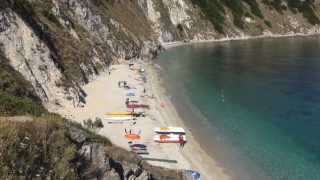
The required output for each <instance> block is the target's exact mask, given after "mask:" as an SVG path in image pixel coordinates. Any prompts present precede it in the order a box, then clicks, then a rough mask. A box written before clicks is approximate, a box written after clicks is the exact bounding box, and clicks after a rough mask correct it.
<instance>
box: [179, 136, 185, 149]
mask: <svg viewBox="0 0 320 180" xmlns="http://www.w3.org/2000/svg"><path fill="white" fill-rule="evenodd" d="M179 144H180V148H183V147H184V144H185V142H184V140H183V136H182V135H181V134H180V135H179Z"/></svg>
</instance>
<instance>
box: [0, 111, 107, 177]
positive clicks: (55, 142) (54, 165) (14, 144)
mask: <svg viewBox="0 0 320 180" xmlns="http://www.w3.org/2000/svg"><path fill="white" fill-rule="evenodd" d="M68 124H70V123H69V122H67V121H65V120H63V119H62V118H60V117H59V116H56V115H47V116H44V117H40V118H35V119H34V120H33V121H26V122H13V121H6V120H2V121H1V123H0V179H17V178H18V177H24V178H27V179H33V178H35V177H36V176H38V175H40V176H41V177H47V176H51V177H52V178H53V179H60V178H62V179H78V178H79V175H78V174H77V168H76V165H75V164H74V163H73V162H74V160H76V158H78V156H79V155H78V154H77V144H76V143H74V142H72V141H71V139H70V138H69V132H68V127H67V125H68ZM73 126H77V128H81V127H80V126H79V125H73ZM88 141H90V142H99V143H102V144H104V145H108V146H110V145H111V143H110V142H109V141H108V140H106V139H104V138H101V137H99V136H96V135H94V134H92V133H90V136H89V139H88Z"/></svg>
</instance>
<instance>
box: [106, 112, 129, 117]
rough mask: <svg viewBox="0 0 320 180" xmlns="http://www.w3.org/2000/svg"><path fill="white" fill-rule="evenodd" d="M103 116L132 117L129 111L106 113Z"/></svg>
mask: <svg viewBox="0 0 320 180" xmlns="http://www.w3.org/2000/svg"><path fill="white" fill-rule="evenodd" d="M105 115H118V116H119V115H121V116H125V115H127V116H128V115H132V112H129V111H113V112H108V113H106V114H105Z"/></svg>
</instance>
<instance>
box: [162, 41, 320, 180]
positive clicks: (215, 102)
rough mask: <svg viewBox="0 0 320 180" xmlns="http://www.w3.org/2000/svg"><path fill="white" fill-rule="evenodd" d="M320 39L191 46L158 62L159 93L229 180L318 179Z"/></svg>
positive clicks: (165, 53)
mask: <svg viewBox="0 0 320 180" xmlns="http://www.w3.org/2000/svg"><path fill="white" fill-rule="evenodd" d="M319 47H320V37H317V36H313V37H295V38H292V37H291V38H279V39H256V40H247V41H229V42H217V43H202V44H191V45H185V46H180V47H175V48H172V49H169V50H167V51H165V52H163V53H161V54H160V57H159V58H158V59H157V60H156V63H158V64H160V66H161V72H160V73H161V76H162V78H163V80H164V82H165V87H166V89H167V91H168V93H169V94H170V96H171V99H172V101H173V102H174V103H175V105H176V107H177V110H178V111H179V114H180V116H181V117H182V118H183V120H184V122H185V123H186V125H187V126H188V127H189V128H190V129H191V131H192V133H193V134H194V136H195V137H196V138H197V139H198V140H199V142H200V144H201V146H202V147H203V148H204V149H205V150H206V151H207V152H208V154H209V155H211V156H212V157H213V158H214V159H216V160H218V162H220V165H221V166H222V167H224V168H226V173H229V174H230V175H231V176H232V177H233V178H234V179H290V180H295V179H297V180H298V179H299V180H300V179H308V180H317V179H320V141H319V138H320V131H319V128H320V119H319V117H320V83H319V82H320V50H319Z"/></svg>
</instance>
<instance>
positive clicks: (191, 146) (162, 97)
mask: <svg viewBox="0 0 320 180" xmlns="http://www.w3.org/2000/svg"><path fill="white" fill-rule="evenodd" d="M140 67H143V68H144V69H145V77H146V79H147V82H143V81H142V80H141V75H140V73H139V72H138V70H137V69H139V68H140ZM133 69H136V70H132V69H130V68H129V65H128V62H125V61H123V62H121V63H120V64H118V65H112V66H111V67H110V75H109V73H104V74H101V75H100V76H98V77H97V78H96V79H95V80H93V81H91V82H90V83H89V84H87V85H85V86H84V87H83V89H84V91H85V92H86V93H87V97H86V104H85V105H84V106H83V107H64V108H59V109H54V110H53V111H55V112H57V113H59V114H61V115H63V116H64V117H66V118H68V119H72V120H74V121H77V122H79V123H81V124H83V120H85V119H88V118H91V119H92V120H94V119H95V118H96V117H100V118H102V119H103V117H105V113H106V112H110V111H127V110H128V109H127V108H126V105H125V100H126V98H127V96H126V94H127V93H128V92H132V93H135V97H134V99H135V100H138V101H139V103H143V104H148V105H150V109H149V110H146V117H138V118H137V120H136V123H135V124H133V123H122V124H119V123H117V124H109V123H108V122H107V121H105V120H103V124H104V127H103V128H101V129H99V130H96V132H97V133H98V134H100V135H102V136H105V137H107V138H109V139H110V140H111V141H112V142H113V143H114V144H115V145H117V146H120V147H122V148H125V149H127V150H130V147H129V144H128V140H127V139H126V138H125V137H124V135H125V129H126V130H127V131H129V130H131V131H132V132H133V133H137V132H141V134H140V135H141V139H140V140H138V141H137V143H141V144H144V145H146V146H147V151H148V153H149V154H146V155H141V156H142V157H143V158H147V159H149V160H147V161H148V162H149V163H150V164H152V165H157V166H162V167H166V168H172V169H186V170H196V171H198V172H200V173H201V179H219V180H224V179H230V178H229V176H228V175H227V174H226V173H225V170H224V169H222V168H221V167H219V165H218V163H217V162H216V161H215V160H214V159H212V158H211V157H210V156H208V155H207V153H206V152H204V151H203V149H202V148H201V147H200V145H199V143H197V141H196V140H195V139H194V137H193V136H192V133H191V132H190V130H189V129H190V128H187V127H185V126H184V124H183V120H182V119H181V118H180V117H179V115H178V113H177V112H176V109H175V107H174V106H173V104H172V103H171V102H170V99H169V96H168V95H167V94H166V91H165V89H164V88H163V87H162V86H161V83H162V81H161V79H160V77H159V73H158V72H157V67H155V65H154V64H152V63H151V62H143V61H141V60H138V61H135V65H134V67H133ZM119 81H127V82H128V85H129V86H130V87H131V89H129V90H128V89H125V88H121V87H119V86H118V82H119ZM144 89H145V93H144V92H143V91H144ZM152 97H153V98H152ZM164 126H181V127H184V128H185V130H186V132H187V134H186V136H187V140H188V142H187V144H186V145H185V147H184V148H181V147H180V146H179V144H160V143H156V142H154V141H153V136H154V135H155V133H154V131H153V130H154V128H155V127H164ZM159 160H160V161H159ZM163 160H165V161H163Z"/></svg>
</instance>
